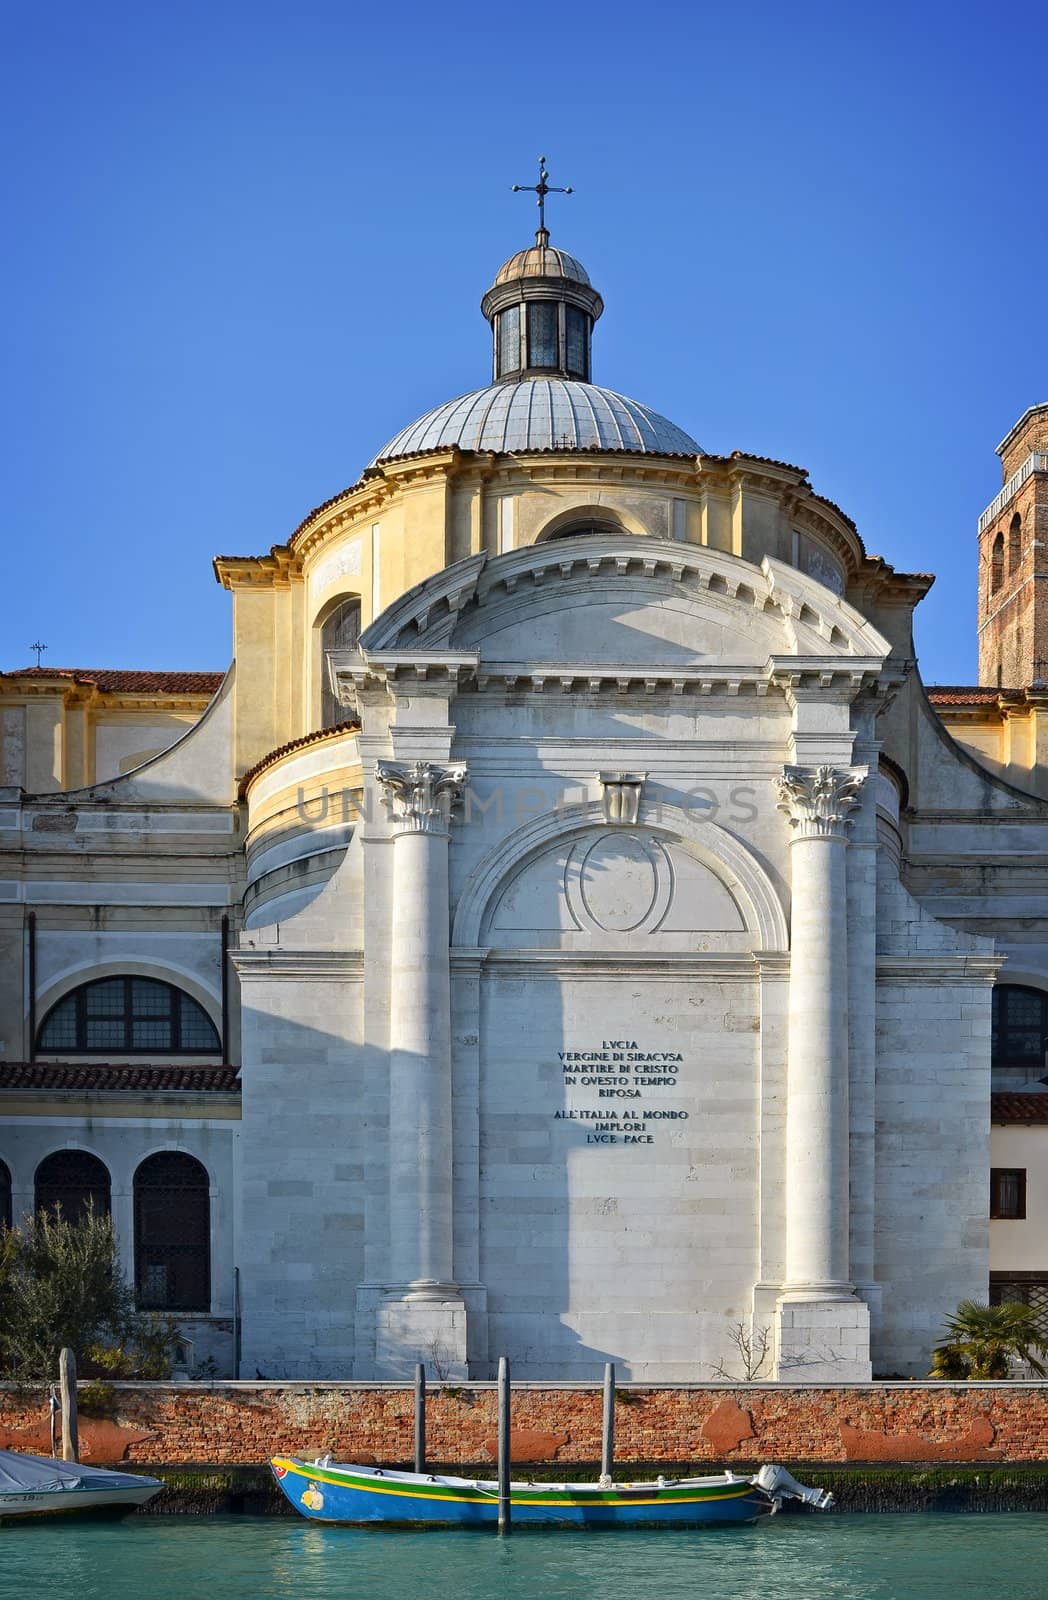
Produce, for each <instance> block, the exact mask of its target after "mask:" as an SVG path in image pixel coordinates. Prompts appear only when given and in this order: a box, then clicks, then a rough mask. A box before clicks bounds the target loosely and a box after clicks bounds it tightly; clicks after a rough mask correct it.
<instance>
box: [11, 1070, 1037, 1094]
mask: <svg viewBox="0 0 1048 1600" xmlns="http://www.w3.org/2000/svg"><path fill="white" fill-rule="evenodd" d="M239 1072H240V1068H239V1067H230V1066H191V1065H187V1064H186V1063H185V1062H181V1061H165V1062H163V1063H156V1064H154V1063H150V1064H149V1065H141V1066H139V1065H138V1064H137V1063H134V1064H133V1065H120V1066H110V1065H109V1064H107V1063H104V1062H94V1061H91V1062H87V1061H83V1062H80V1061H78V1062H69V1061H60V1062H59V1061H55V1062H51V1061H4V1062H0V1089H64V1090H69V1089H74V1090H95V1091H99V1090H101V1091H103V1092H104V1091H107V1090H113V1089H119V1090H132V1091H136V1092H138V1093H142V1092H144V1091H149V1092H153V1093H156V1092H157V1091H161V1090H163V1091H168V1092H170V1091H171V1090H174V1091H176V1092H178V1093H180V1094H187V1093H188V1094H200V1093H209V1094H215V1093H223V1094H237V1093H239V1091H240V1079H239ZM1046 1098H1048V1096H1046Z"/></svg>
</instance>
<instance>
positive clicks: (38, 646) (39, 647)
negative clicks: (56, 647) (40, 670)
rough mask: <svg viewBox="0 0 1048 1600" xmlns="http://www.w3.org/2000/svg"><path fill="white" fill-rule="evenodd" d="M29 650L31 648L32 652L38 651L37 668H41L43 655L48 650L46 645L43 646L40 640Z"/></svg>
mask: <svg viewBox="0 0 1048 1600" xmlns="http://www.w3.org/2000/svg"><path fill="white" fill-rule="evenodd" d="M29 648H30V650H35V651H36V664H37V666H39V665H40V657H41V656H42V655H43V653H44V651H45V650H46V649H47V646H46V644H41V643H40V640H39V639H38V640H37V641H36V643H35V644H31V645H30V646H29Z"/></svg>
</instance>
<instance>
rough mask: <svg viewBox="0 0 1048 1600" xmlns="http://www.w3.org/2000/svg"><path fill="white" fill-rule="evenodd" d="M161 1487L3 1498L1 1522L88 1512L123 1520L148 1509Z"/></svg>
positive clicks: (34, 1492) (47, 1491)
mask: <svg viewBox="0 0 1048 1600" xmlns="http://www.w3.org/2000/svg"><path fill="white" fill-rule="evenodd" d="M162 1487H163V1485H162V1484H159V1483H156V1484H154V1483H148V1482H147V1483H144V1484H142V1485H135V1486H134V1487H133V1488H127V1489H35V1490H34V1489H30V1490H26V1491H25V1492H24V1493H20V1494H0V1521H7V1520H8V1519H10V1518H15V1517H19V1518H20V1517H53V1516H61V1515H65V1516H68V1515H71V1514H76V1515H82V1514H84V1513H88V1512H89V1513H91V1514H92V1515H109V1516H124V1515H126V1513H127V1512H129V1511H135V1510H137V1509H138V1507H139V1506H144V1505H146V1504H147V1503H148V1502H149V1501H150V1500H152V1498H153V1496H154V1495H156V1494H159V1493H160V1490H161V1489H162Z"/></svg>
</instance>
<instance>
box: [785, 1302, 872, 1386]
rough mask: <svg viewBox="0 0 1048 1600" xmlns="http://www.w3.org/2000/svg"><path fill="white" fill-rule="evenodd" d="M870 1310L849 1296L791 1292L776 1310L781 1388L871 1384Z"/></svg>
mask: <svg viewBox="0 0 1048 1600" xmlns="http://www.w3.org/2000/svg"><path fill="white" fill-rule="evenodd" d="M872 1376H873V1367H872V1365H871V1362H870V1310H869V1307H868V1306H867V1305H865V1304H864V1303H863V1302H862V1301H861V1300H856V1298H855V1296H854V1295H852V1294H849V1293H847V1292H846V1291H844V1290H839V1291H838V1292H837V1293H832V1294H826V1295H822V1296H820V1295H818V1294H817V1292H815V1291H813V1290H811V1289H794V1290H786V1291H785V1293H783V1294H782V1295H781V1296H780V1297H779V1302H778V1304H777V1306H776V1308H775V1379H776V1382H778V1383H791V1382H792V1383H869V1381H870V1379H871V1377H872Z"/></svg>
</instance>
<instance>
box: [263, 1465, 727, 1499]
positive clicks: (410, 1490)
mask: <svg viewBox="0 0 1048 1600" xmlns="http://www.w3.org/2000/svg"><path fill="white" fill-rule="evenodd" d="M272 1459H273V1465H274V1466H275V1467H283V1468H284V1470H285V1472H291V1473H294V1475H295V1476H296V1477H298V1478H306V1479H308V1480H309V1481H310V1482H311V1483H330V1484H333V1485H334V1487H335V1488H338V1489H356V1490H358V1491H359V1492H360V1493H361V1494H391V1495H399V1496H400V1497H401V1498H402V1499H405V1500H449V1501H451V1502H452V1503H453V1504H455V1505H484V1504H487V1503H489V1502H491V1501H493V1500H495V1498H496V1496H495V1495H494V1494H493V1493H491V1492H490V1491H488V1490H485V1489H479V1488H475V1489H473V1491H472V1492H471V1493H470V1492H463V1493H456V1492H455V1491H454V1490H451V1491H450V1492H445V1493H441V1492H440V1491H441V1488H442V1487H444V1488H446V1486H442V1485H439V1484H432V1485H430V1484H424V1485H423V1484H419V1485H415V1484H405V1483H395V1482H392V1481H390V1480H386V1481H385V1482H377V1481H375V1480H373V1479H371V1478H368V1480H367V1482H366V1483H350V1482H347V1480H346V1478H339V1477H335V1476H334V1475H333V1474H332V1473H331V1472H328V1471H326V1470H325V1468H324V1467H308V1466H307V1465H306V1464H305V1463H299V1462H296V1461H290V1460H288V1458H287V1457H286V1456H274V1457H273V1458H272ZM586 1487H587V1489H588V1488H589V1485H587V1486H586ZM725 1488H726V1489H727V1492H726V1493H723V1494H717V1493H713V1492H711V1491H710V1490H693V1491H692V1492H691V1493H690V1494H687V1493H685V1494H677V1495H674V1494H666V1493H665V1492H664V1491H663V1492H660V1493H658V1494H656V1495H654V1496H652V1497H651V1498H650V1499H649V1498H647V1497H645V1498H644V1499H643V1500H642V1499H640V1498H638V1497H637V1496H635V1495H630V1497H629V1498H628V1499H625V1500H620V1499H617V1498H615V1499H613V1498H611V1497H610V1493H611V1492H610V1491H609V1490H604V1491H603V1493H604V1494H605V1495H606V1496H608V1498H606V1499H593V1500H579V1499H575V1498H573V1497H572V1496H570V1495H568V1496H565V1495H560V1496H557V1495H555V1494H548V1495H546V1494H542V1493H541V1492H539V1493H535V1494H532V1493H531V1492H530V1490H528V1491H525V1492H524V1493H523V1494H522V1495H521V1503H522V1504H525V1503H526V1504H527V1505H529V1506H585V1505H590V1506H692V1505H695V1504H696V1502H697V1501H702V1502H703V1503H709V1502H712V1501H715V1500H739V1499H742V1498H743V1496H745V1495H747V1494H749V1493H750V1492H751V1490H752V1488H753V1485H752V1484H750V1483H747V1482H745V1481H743V1482H741V1483H737V1484H731V1485H730V1486H728V1485H726V1486H725ZM592 1489H593V1493H594V1494H595V1495H596V1494H600V1493H601V1492H602V1491H601V1489H600V1485H599V1484H596V1483H595V1484H593V1486H592ZM517 1492H518V1493H520V1492H521V1491H520V1487H519V1486H518V1490H517ZM478 1495H479V1496H481V1498H480V1499H478V1498H477V1496H478ZM511 1500H512V1492H511Z"/></svg>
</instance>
